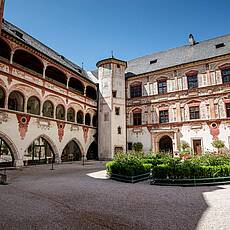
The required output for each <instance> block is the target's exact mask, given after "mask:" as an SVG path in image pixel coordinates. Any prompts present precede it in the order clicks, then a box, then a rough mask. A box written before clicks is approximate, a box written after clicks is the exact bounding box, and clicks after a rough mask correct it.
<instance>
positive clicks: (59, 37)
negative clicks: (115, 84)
mask: <svg viewBox="0 0 230 230" xmlns="http://www.w3.org/2000/svg"><path fill="white" fill-rule="evenodd" d="M229 14H230V1H229V0H218V1H217V0H159V1H156V0H97V1H96V0H65V1H64V0H40V1H31V0H6V5H5V19H7V20H8V21H10V22H12V23H13V24H15V25H17V26H19V27H20V28H21V29H23V30H25V31H26V32H27V33H29V34H30V35H32V36H34V37H35V38H37V39H38V40H40V41H41V42H43V43H44V44H46V45H48V46H49V47H51V48H53V49H54V50H56V51H57V52H59V53H60V54H62V55H63V56H65V57H66V58H69V59H70V60H72V61H73V62H75V63H76V64H78V65H81V63H82V62H84V67H85V69H87V70H92V69H95V68H96V67H95V64H96V62H97V61H99V60H100V59H103V58H106V57H108V56H110V55H111V50H113V51H114V55H115V57H117V58H120V59H123V60H130V59H134V58H137V57H140V56H144V55H147V54H150V53H154V52H157V51H162V50H166V49H169V48H174V47H177V46H181V45H185V44H187V40H188V35H189V34H190V33H192V34H193V35H194V37H195V39H196V40H197V41H201V40H205V39H209V38H213V37H216V36H221V35H224V34H229V28H230V27H229V22H230V16H229Z"/></svg>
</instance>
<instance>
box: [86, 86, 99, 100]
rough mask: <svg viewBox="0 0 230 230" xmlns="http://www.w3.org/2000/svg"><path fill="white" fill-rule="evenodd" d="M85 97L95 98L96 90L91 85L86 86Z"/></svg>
mask: <svg viewBox="0 0 230 230" xmlns="http://www.w3.org/2000/svg"><path fill="white" fill-rule="evenodd" d="M86 97H89V98H91V99H93V100H97V91H96V90H95V89H94V88H93V87H92V86H87V87H86Z"/></svg>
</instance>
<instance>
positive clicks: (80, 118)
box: [77, 111, 84, 124]
mask: <svg viewBox="0 0 230 230" xmlns="http://www.w3.org/2000/svg"><path fill="white" fill-rule="evenodd" d="M83 121H84V114H83V112H82V111H78V112H77V123H78V124H83Z"/></svg>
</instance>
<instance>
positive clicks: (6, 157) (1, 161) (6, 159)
mask: <svg viewBox="0 0 230 230" xmlns="http://www.w3.org/2000/svg"><path fill="white" fill-rule="evenodd" d="M13 165H14V156H13V154H12V151H11V149H10V147H9V146H8V145H7V143H6V142H5V141H4V140H3V139H2V138H1V137H0V167H12V166H13Z"/></svg>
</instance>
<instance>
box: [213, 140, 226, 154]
mask: <svg viewBox="0 0 230 230" xmlns="http://www.w3.org/2000/svg"><path fill="white" fill-rule="evenodd" d="M212 146H213V147H214V148H217V153H219V151H220V149H221V148H224V146H225V144H224V142H223V141H222V140H219V139H217V140H214V141H213V142H212Z"/></svg>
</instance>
